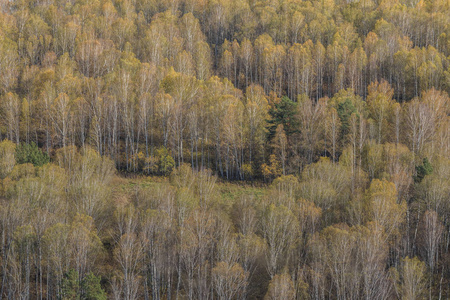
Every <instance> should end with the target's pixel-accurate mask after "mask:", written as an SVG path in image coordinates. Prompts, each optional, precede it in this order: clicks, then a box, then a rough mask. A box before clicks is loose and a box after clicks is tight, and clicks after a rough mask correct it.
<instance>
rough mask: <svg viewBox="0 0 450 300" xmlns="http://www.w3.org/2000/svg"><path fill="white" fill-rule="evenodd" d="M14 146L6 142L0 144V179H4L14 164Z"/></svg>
mask: <svg viewBox="0 0 450 300" xmlns="http://www.w3.org/2000/svg"><path fill="white" fill-rule="evenodd" d="M15 150H16V145H15V144H14V143H13V142H11V141H8V140H4V141H2V142H0V178H2V179H4V178H5V177H6V176H8V174H9V172H11V170H12V169H13V168H14V165H15V164H16V159H15Z"/></svg>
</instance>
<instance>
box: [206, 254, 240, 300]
mask: <svg viewBox="0 0 450 300" xmlns="http://www.w3.org/2000/svg"><path fill="white" fill-rule="evenodd" d="M212 274H213V275H212V276H213V279H214V289H215V290H216V292H217V295H218V298H219V299H234V298H239V297H242V295H243V291H244V289H245V287H246V285H247V277H248V272H245V271H244V270H243V269H242V267H241V266H240V265H239V264H237V263H235V264H233V265H232V266H230V265H229V264H228V263H226V262H219V263H218V264H217V265H216V266H215V267H214V268H213V269H212Z"/></svg>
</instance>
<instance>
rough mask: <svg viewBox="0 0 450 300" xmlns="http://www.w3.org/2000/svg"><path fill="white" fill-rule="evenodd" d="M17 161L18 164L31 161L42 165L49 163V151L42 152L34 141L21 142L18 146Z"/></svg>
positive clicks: (36, 164) (35, 164)
mask: <svg viewBox="0 0 450 300" xmlns="http://www.w3.org/2000/svg"><path fill="white" fill-rule="evenodd" d="M16 162H17V164H27V163H31V164H33V165H34V166H38V167H40V166H42V165H45V164H47V163H49V162H50V157H49V156H48V154H47V153H45V152H42V151H41V150H40V149H39V148H38V146H37V145H36V144H35V143H34V142H31V143H30V144H25V143H21V144H19V145H17V147H16Z"/></svg>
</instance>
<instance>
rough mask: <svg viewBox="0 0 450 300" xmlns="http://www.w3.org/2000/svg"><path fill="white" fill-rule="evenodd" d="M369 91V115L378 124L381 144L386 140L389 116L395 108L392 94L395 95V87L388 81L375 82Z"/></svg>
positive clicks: (378, 141) (378, 139) (378, 135)
mask: <svg viewBox="0 0 450 300" xmlns="http://www.w3.org/2000/svg"><path fill="white" fill-rule="evenodd" d="M368 93H369V94H368V95H367V107H368V111H369V117H371V118H372V119H373V120H374V121H375V124H376V126H377V143H378V144H380V143H382V142H384V141H385V136H387V134H386V130H387V128H388V125H389V118H388V116H389V115H390V114H391V110H392V108H393V101H392V96H393V95H394V89H392V88H391V86H390V85H389V83H388V82H386V81H381V82H380V83H378V82H374V83H371V84H370V85H369V87H368Z"/></svg>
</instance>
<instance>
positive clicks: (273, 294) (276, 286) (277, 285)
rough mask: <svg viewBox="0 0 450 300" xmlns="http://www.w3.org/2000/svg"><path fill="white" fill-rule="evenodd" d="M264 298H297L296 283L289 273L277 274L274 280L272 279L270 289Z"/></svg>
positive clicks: (268, 299)
mask: <svg viewBox="0 0 450 300" xmlns="http://www.w3.org/2000/svg"><path fill="white" fill-rule="evenodd" d="M264 299H266V300H275V299H286V300H294V299H295V289H294V283H293V282H292V280H291V278H290V276H289V274H287V273H283V274H281V275H278V274H277V275H275V277H273V278H272V280H271V281H270V284H269V289H268V291H267V294H266V296H265V297H264Z"/></svg>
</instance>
